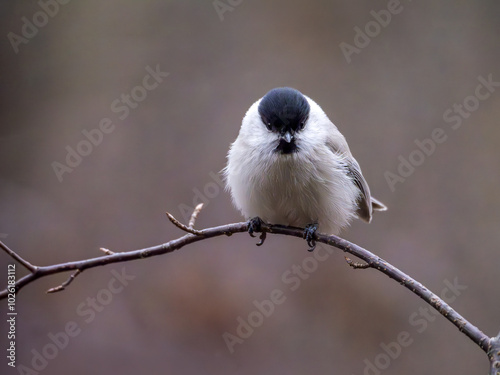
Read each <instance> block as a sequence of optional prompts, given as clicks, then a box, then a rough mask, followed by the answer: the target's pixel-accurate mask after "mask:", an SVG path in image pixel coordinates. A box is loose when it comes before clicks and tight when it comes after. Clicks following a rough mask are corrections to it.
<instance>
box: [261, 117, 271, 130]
mask: <svg viewBox="0 0 500 375" xmlns="http://www.w3.org/2000/svg"><path fill="white" fill-rule="evenodd" d="M261 120H262V122H263V123H264V125H266V128H267V130H273V126H272V125H271V122H270V121H269V120H268V119H267V118H265V117H264V116H261Z"/></svg>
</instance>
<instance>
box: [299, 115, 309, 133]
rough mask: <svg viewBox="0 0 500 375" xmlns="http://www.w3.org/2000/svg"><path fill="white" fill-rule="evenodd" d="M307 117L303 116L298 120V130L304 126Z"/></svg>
mask: <svg viewBox="0 0 500 375" xmlns="http://www.w3.org/2000/svg"><path fill="white" fill-rule="evenodd" d="M308 118H309V117H304V118H303V119H302V120H300V122H299V130H302V129H304V126H306V121H307V119H308Z"/></svg>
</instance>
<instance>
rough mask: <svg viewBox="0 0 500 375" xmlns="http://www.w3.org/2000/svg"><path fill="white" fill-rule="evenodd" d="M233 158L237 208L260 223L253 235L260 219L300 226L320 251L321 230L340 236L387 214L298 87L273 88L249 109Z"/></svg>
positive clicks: (230, 170)
mask: <svg viewBox="0 0 500 375" xmlns="http://www.w3.org/2000/svg"><path fill="white" fill-rule="evenodd" d="M227 159H228V162H227V166H226V167H225V168H224V171H223V172H224V175H225V179H226V184H227V188H228V189H229V190H230V191H231V196H232V200H233V203H234V205H235V206H236V207H237V208H238V209H239V210H240V211H241V213H242V214H243V215H244V216H245V217H246V218H250V219H253V218H255V219H254V220H251V222H250V226H249V232H250V234H252V232H253V230H256V229H257V228H255V227H254V226H255V225H258V223H259V220H263V221H265V222H268V223H271V224H282V225H290V226H298V227H301V228H306V229H305V232H304V238H306V239H307V241H308V243H309V245H310V246H311V247H312V248H314V233H315V231H316V230H317V229H319V230H320V231H321V232H326V233H328V234H338V233H339V232H340V230H341V229H342V228H344V227H346V226H347V225H349V223H350V221H351V220H352V219H354V218H355V217H359V218H361V219H363V220H364V221H366V222H370V221H371V219H372V212H373V210H378V211H384V210H386V209H387V208H386V206H385V205H384V204H383V203H381V202H379V201H378V200H376V199H375V198H373V197H372V196H371V195H370V188H369V187H368V184H367V183H366V181H365V179H364V177H363V174H362V173H361V168H360V167H359V164H358V162H357V161H356V159H354V157H353V156H352V154H351V152H350V150H349V146H348V145H347V142H346V140H345V138H344V136H343V135H342V134H341V133H340V132H339V131H338V129H337V127H336V126H335V125H334V124H333V123H332V122H331V121H330V120H329V119H328V117H327V116H326V114H325V113H324V112H323V110H322V109H321V107H320V106H319V105H318V104H316V102H314V101H313V100H312V99H311V98H309V97H307V96H305V95H303V94H302V93H301V92H299V91H297V90H295V89H292V88H288V87H284V88H275V89H273V90H271V91H269V92H268V93H267V94H266V95H264V97H263V98H261V99H259V100H257V101H256V102H255V103H254V104H253V105H252V106H251V107H250V109H249V110H248V111H247V113H246V115H245V117H244V118H243V122H242V125H241V129H240V132H239V135H238V137H237V138H236V141H234V143H233V144H232V145H231V147H230V149H229V153H228V156H227ZM259 218H260V219H259ZM261 242H262V241H261ZM311 242H312V244H311Z"/></svg>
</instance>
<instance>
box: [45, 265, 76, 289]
mask: <svg viewBox="0 0 500 375" xmlns="http://www.w3.org/2000/svg"><path fill="white" fill-rule="evenodd" d="M81 273H82V271H80V270H77V271H76V272H75V273H72V274H71V276H70V277H69V278H68V280H66V281H65V282H63V283H62V284H61V285H59V286H56V287H55V288H50V289H49V290H47V292H46V293H56V292H60V291H61V290H64V289H66V287H67V286H68V285H69V284H71V283H72V282H73V280H74V279H75V277H77V276H78V275H79V274H81Z"/></svg>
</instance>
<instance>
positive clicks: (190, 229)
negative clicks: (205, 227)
mask: <svg viewBox="0 0 500 375" xmlns="http://www.w3.org/2000/svg"><path fill="white" fill-rule="evenodd" d="M166 214H167V217H168V219H169V220H170V221H171V222H172V224H174V225H175V226H176V227H177V228H179V229H182V230H183V231H184V232H188V233H191V234H194V235H195V236H200V235H201V234H202V233H201V231H199V230H196V229H193V228H190V227H188V226H186V225H184V224H182V223H181V222H180V221H179V220H177V219H176V218H175V217H173V216H172V214H170V213H168V212H166Z"/></svg>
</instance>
